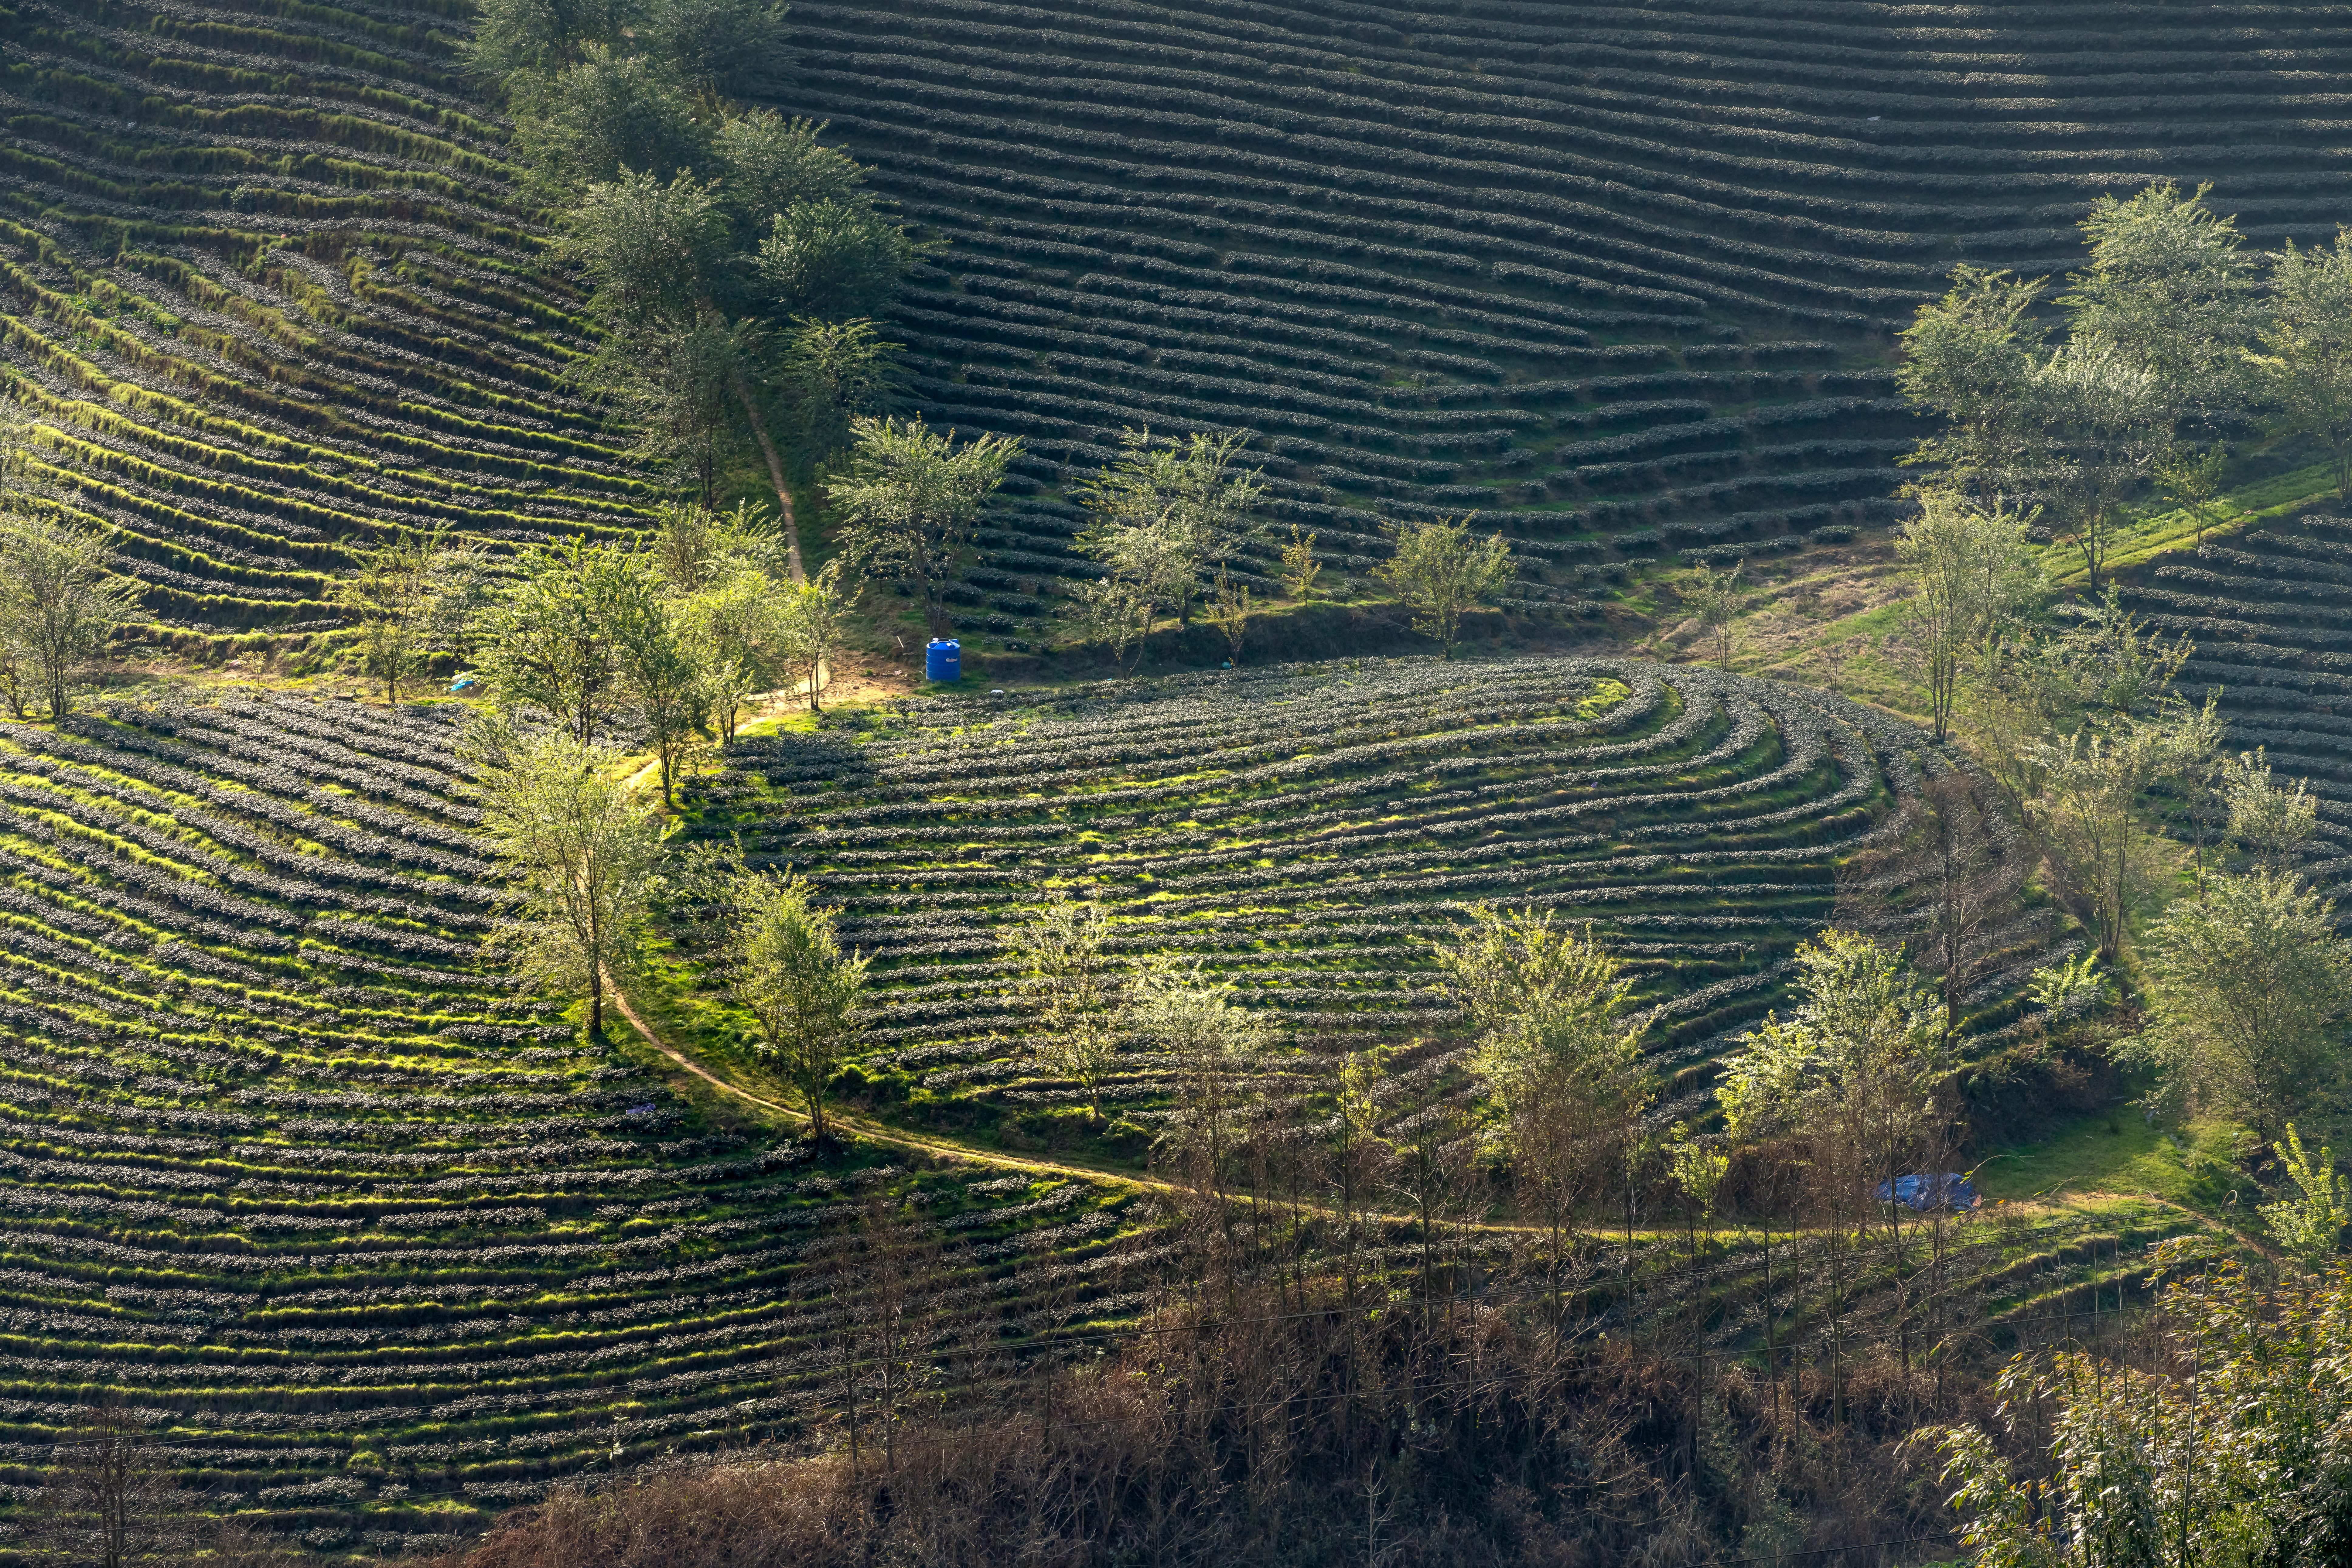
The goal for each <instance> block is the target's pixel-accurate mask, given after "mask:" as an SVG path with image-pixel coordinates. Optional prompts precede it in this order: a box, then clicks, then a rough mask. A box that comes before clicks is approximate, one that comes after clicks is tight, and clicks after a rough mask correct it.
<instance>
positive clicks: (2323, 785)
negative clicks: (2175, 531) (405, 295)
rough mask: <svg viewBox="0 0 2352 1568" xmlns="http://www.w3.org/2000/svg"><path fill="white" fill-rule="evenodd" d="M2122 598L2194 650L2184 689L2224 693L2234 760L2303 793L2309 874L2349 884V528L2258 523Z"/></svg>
mask: <svg viewBox="0 0 2352 1568" xmlns="http://www.w3.org/2000/svg"><path fill="white" fill-rule="evenodd" d="M2125 597H2126V602H2127V603H2129V604H2130V605H2131V606H2132V607H2133V608H2134V609H2135V610H2137V611H2138V612H2139V613H2140V614H2141V615H2142V616H2145V617H2146V618H2147V621H2148V623H2149V624H2150V625H2151V626H2156V627H2158V628H2159V629H2160V630H2163V631H2165V632H2168V633H2172V634H2176V635H2183V636H2186V637H2189V639H2190V640H2191V641H2193V642H2194V643H2195V644H2196V645H2197V652H2196V656H2195V657H2194V658H2191V659H2190V660H2189V663H2188V665H2187V666H2186V667H2184V668H2183V669H2182V671H2181V676H2180V683H2181V686H2182V687H2183V689H2187V690H2189V691H2191V692H2202V691H2204V690H2208V689H2217V688H2218V689H2220V691H2221V712H2222V713H2223V714H2224V715H2225V716H2226V717H2227V719H2228V721H2229V735H2228V744H2229V746H2230V747H2231V750H2233V751H2251V750H2252V749H2253V748H2254V747H2256V746H2261V747H2263V748H2264V749H2265V750H2267V752H2269V755H2270V761H2271V765H2272V767H2273V770H2274V771H2275V772H2276V773H2277V774H2278V775H2279V776H2280V777H2281V778H2282V779H2291V778H2297V777H2305V778H2308V779H2309V780H2310V781H2311V789H2312V793H2313V794H2314V795H2317V796H2318V797H2319V802H2320V805H2319V837H2318V840H2317V842H2316V843H2315V846H2314V850H2313V856H2312V863H2311V865H2310V867H2309V869H2310V871H2311V873H2312V874H2313V875H2314V876H2315V877H2317V878H2318V879H2320V880H2321V881H2323V882H2324V883H2326V884H2329V885H2331V886H2333V887H2335V888H2337V889H2340V888H2341V886H2342V885H2343V884H2344V883H2345V882H2346V881H2347V880H2352V629H2347V606H2352V521H2347V520H2346V519H2344V518H2341V517H2334V516H2329V515H2326V514H2307V515H2305V516H2302V517H2297V518H2293V519H2286V520H2280V521H2265V522H2263V524H2261V525H2260V526H2257V527H2254V528H2252V529H2251V530H2248V531H2245V532H2242V533H2236V534H2231V535H2227V536H2224V537H2222V538H2220V539H2217V540H2216V541H2215V542H2212V543H2209V544H2206V545H2203V546H2201V547H2200V548H2198V549H2196V550H2194V551H2193V552H2180V553H2179V554H2177V555H2175V556H2173V557H2171V558H2169V559H2168V560H2165V561H2162V562H2159V563H2157V564H2155V565H2154V566H2153V567H2152V568H2150V569H2149V570H2147V572H2145V573H2144V574H2142V580H2141V581H2139V582H2137V583H2136V584H2130V585H2128V586H2127V587H2126V590H2125Z"/></svg>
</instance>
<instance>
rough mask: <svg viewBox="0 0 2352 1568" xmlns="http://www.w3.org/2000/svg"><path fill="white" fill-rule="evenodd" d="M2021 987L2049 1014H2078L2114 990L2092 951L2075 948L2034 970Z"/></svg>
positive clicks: (2099, 1004) (2101, 1002)
mask: <svg viewBox="0 0 2352 1568" xmlns="http://www.w3.org/2000/svg"><path fill="white" fill-rule="evenodd" d="M2025 989H2026V994H2028V995H2030V996H2032V998H2033V1000H2034V1001H2035V1002H2036V1003H2038V1004H2040V1005H2041V1007H2042V1011H2043V1012H2044V1013H2047V1014H2048V1015H2049V1016H2051V1017H2053V1018H2079V1017H2081V1016H2083V1015H2084V1014H2085V1013H2089V1012H2093V1011H2095V1010H2096V1009H2097V1008H2099V1007H2102V1006H2104V1005H2105V1004H2106V1002H2107V1000H2108V998H2109V997H2111V996H2112V995H2113V994H2115V986H2114V984H2112V983H2111V982H2110V981H2109V980H2108V979H2107V977H2106V975H2105V974H2104V973H2100V970H2099V956H2098V954H2096V953H2095V952H2078V953H2076V954H2075V955H2074V957H2072V958H2064V959H2061V960H2059V961H2058V962H2057V963H2053V964H2047V965H2045V966H2043V967H2042V968H2040V969H2037V970H2035V971H2034V972H2033V974H2032V979H2031V980H2030V981H2028V983H2027V984H2026V988H2025Z"/></svg>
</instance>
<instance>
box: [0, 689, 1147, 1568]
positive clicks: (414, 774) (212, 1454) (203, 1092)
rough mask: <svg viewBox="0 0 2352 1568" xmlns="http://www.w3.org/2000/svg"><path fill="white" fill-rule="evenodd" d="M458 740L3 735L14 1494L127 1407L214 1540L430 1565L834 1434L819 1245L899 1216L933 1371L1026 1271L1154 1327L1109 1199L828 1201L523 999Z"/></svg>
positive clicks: (889, 1187) (1140, 1258)
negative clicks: (527, 1511)
mask: <svg viewBox="0 0 2352 1568" xmlns="http://www.w3.org/2000/svg"><path fill="white" fill-rule="evenodd" d="M453 733H454V730H453V726H452V725H451V724H450V723H448V722H446V721H445V720H444V719H443V718H442V717H441V716H440V715H439V714H437V713H436V711H434V710H420V709H415V708H410V709H406V710H399V711H397V712H396V713H394V714H390V715H387V714H386V713H385V712H384V711H383V710H377V709H366V708H362V707H360V706H359V705H357V704H354V703H348V702H341V703H325V704H321V703H315V702H310V701H307V700H303V701H296V700H251V701H241V702H232V703H229V704H226V705H224V706H221V707H216V708H184V709H175V710H160V709H159V710H134V709H122V710H117V711H116V712H114V713H113V714H112V715H111V716H110V717H89V718H84V719H80V720H77V721H74V722H73V723H72V725H71V727H70V731H69V732H67V733H62V734H58V733H51V732H48V731H39V730H34V729H30V728H23V727H14V726H10V727H0V866H4V867H5V871H6V874H7V881H6V885H5V889H0V928H5V929H0V1121H5V1124H6V1134H7V1139H6V1148H5V1152H0V1207H5V1215H6V1218H5V1241H0V1246H5V1266H0V1458H5V1460H6V1462H8V1463H10V1464H12V1465H26V1464H30V1465H36V1466H37V1465H39V1464H42V1463H45V1462H46V1458H47V1444H48V1442H49V1441H50V1440H51V1439H52V1438H53V1436H55V1435H56V1433H57V1431H58V1429H59V1427H60V1426H63V1425H66V1424H69V1422H70V1420H71V1418H72V1414H73V1409H74V1407H75V1406H76V1405H79V1404H80V1403H82V1402H83V1401H86V1400H88V1399H90V1398H92V1397H95V1396H96V1395H98V1394H100V1393H101V1392H104V1391H112V1392H114V1393H116V1394H120V1395H121V1397H123V1398H124V1399H125V1400H127V1401H128V1402H129V1403H130V1404H131V1405H133V1406H135V1407H136V1408H138V1409H139V1410H141V1411H142V1412H144V1413H145V1415H146V1416H147V1419H148V1420H149V1421H150V1422H151V1423H152V1432H153V1434H154V1435H155V1436H157V1437H158V1438H160V1439H161V1440H163V1442H165V1443H167V1444H168V1445H169V1446H170V1449H171V1455H172V1458H173V1459H174V1460H175V1461H176V1463H177V1465H178V1466H179V1467H180V1468H181V1473H182V1477H183V1479H184V1480H186V1481H188V1482H190V1483H193V1484H197V1485H201V1486H203V1487H205V1489H208V1490H209V1491H210V1492H211V1493H212V1494H213V1496H212V1499H211V1500H210V1502H209V1503H208V1504H207V1505H206V1506H207V1507H210V1508H215V1509H219V1510H258V1511H257V1515H256V1517H257V1518H261V1517H263V1516H266V1519H267V1522H268V1524H269V1525H270V1526H271V1527H272V1528H274V1529H277V1530H278V1531H283V1532H285V1533H287V1534H289V1535H294V1536H299V1537H300V1538H301V1539H302V1540H304V1541H305V1542H308V1543H309V1544H310V1545H312V1546H322V1547H323V1546H336V1545H341V1546H352V1545H358V1546H365V1547H369V1548H373V1549H377V1550H383V1551H387V1552H388V1551H391V1550H393V1549H394V1548H396V1547H399V1546H401V1545H404V1544H430V1543H431V1540H430V1538H432V1537H435V1536H436V1535H438V1534H441V1533H444V1532H446V1531H449V1530H450V1529H451V1528H452V1527H453V1525H455V1526H464V1525H469V1524H478V1523H479V1522H480V1521H481V1520H482V1518H483V1517H484V1516H485V1515H486V1514H487V1513H488V1512H490V1511H495V1510H496V1509H497V1508H499V1506H501V1505H504V1504H507V1503H510V1502H513V1501H515V1500H523V1499H528V1498H530V1497H534V1496H536V1495H538V1493H539V1492H540V1491H541V1489H544V1487H545V1486H546V1485H547V1484H548V1483H549V1481H550V1480H551V1479H556V1478H560V1477H562V1476H566V1475H572V1474H577V1473H580V1472H582V1471H583V1470H588V1469H611V1468H616V1467H625V1466H626V1465H630V1464H634V1463H635V1462H637V1461H639V1460H641V1459H644V1458H648V1457H651V1456H653V1455H656V1454H658V1453H661V1452H666V1451H667V1450H669V1449H671V1448H672V1447H680V1448H686V1449H691V1448H694V1447H708V1446H711V1445H715V1444H720V1443H733V1442H740V1441H742V1440H744V1439H746V1438H748V1437H751V1436H789V1435H791V1434H793V1433H794V1432H796V1431H798V1430H801V1429H802V1428H803V1425H804V1424H805V1423H806V1422H807V1421H809V1420H810V1419H813V1418H814V1415H816V1414H817V1413H818V1412H820V1411H821V1410H833V1409H836V1408H838V1406H839V1405H840V1404H841V1402H842V1398H843V1394H842V1392H841V1390H840V1388H839V1387H838V1382H839V1378H838V1370H837V1369H838V1365H839V1363H840V1362H841V1360H842V1358H843V1356H844V1355H845V1353H846V1352H845V1350H844V1348H843V1347H844V1343H845V1341H844V1337H843V1336H844V1335H845V1334H854V1332H855V1331H854V1330H852V1329H851V1328H850V1327H849V1326H848V1324H847V1322H846V1321H845V1319H844V1317H843V1315H842V1312H841V1310H840V1307H839V1298H838V1297H837V1296H836V1294H835V1288H836V1285H837V1284H838V1283H839V1281H838V1279H837V1278H836V1276H835V1275H834V1274H833V1273H831V1272H829V1269H831V1268H832V1265H831V1264H828V1263H827V1262H826V1261H825V1258H826V1257H827V1247H828V1246H829V1244H830V1238H831V1237H833V1236H834V1235H835V1233H836V1232H838V1231H840V1230H842V1229H844V1228H845V1227H847V1226H849V1225H850V1224H851V1223H852V1222H853V1221H854V1220H855V1219H856V1217H857V1215H859V1214H860V1212H861V1205H863V1204H864V1203H865V1202H866V1200H867V1199H868V1198H870V1197H873V1196H875V1195H877V1194H893V1195H894V1196H896V1197H898V1198H900V1199H903V1200H906V1201H908V1202H911V1203H912V1204H913V1205H915V1212H917V1213H919V1214H921V1215H925V1216H928V1218H929V1221H930V1222H931V1224H932V1226H933V1227H934V1229H935V1233H936V1234H937V1236H938V1237H940V1243H941V1252H940V1267H941V1268H942V1270H943V1283H942V1284H940V1287H939V1288H938V1289H939V1290H940V1294H939V1296H938V1298H937V1299H938V1300H939V1301H940V1303H941V1305H942V1307H943V1309H944V1311H945V1317H944V1319H943V1320H942V1321H941V1322H940V1325H939V1331H940V1333H941V1334H943V1335H945V1336H946V1339H947V1341H948V1342H950V1343H960V1342H982V1343H993V1342H996V1340H997V1339H998V1338H999V1337H1000V1336H1001V1335H1002V1334H1003V1333H1007V1332H1018V1331H1023V1330H1024V1329H1041V1328H1042V1325H1038V1324H1032V1323H1029V1322H1028V1321H1027V1320H1026V1318H1024V1313H1025V1312H1027V1311H1029V1310H1030V1309H1031V1308H1032V1307H1033V1306H1034V1302H1033V1301H1032V1300H1030V1297H1029V1294H1028V1292H1027V1290H1026V1289H1025V1288H1024V1287H1016V1286H1015V1285H1014V1284H1013V1283H1012V1280H1013V1276H1014V1275H1015V1274H1016V1272H1018V1271H1020V1270H1023V1269H1034V1268H1039V1267H1041V1266H1042V1267H1050V1268H1060V1269H1061V1270H1062V1272H1063V1273H1064V1274H1065V1275H1066V1279H1067V1283H1066V1288H1065V1289H1064V1290H1063V1295H1064V1297H1065V1298H1066V1308H1065V1310H1066V1313H1067V1315H1068V1316H1069V1317H1071V1318H1072V1319H1074V1320H1075V1321H1079V1322H1085V1321H1090V1320H1093V1321H1119V1320H1120V1319H1121V1318H1122V1317H1123V1316H1129V1315H1132V1314H1133V1313H1134V1312H1135V1311H1137V1310H1139V1307H1140V1299H1139V1297H1137V1296H1135V1295H1134V1294H1133V1293H1132V1291H1133V1288H1134V1286H1135V1285H1136V1283H1137V1281H1138V1280H1139V1279H1144V1280H1148V1279H1149V1278H1150V1269H1149V1265H1150V1262H1151V1260H1152V1258H1153V1256H1154V1253H1153V1248H1154V1247H1155V1246H1156V1245H1157V1244H1156V1242H1155V1240H1154V1238H1153V1237H1152V1235H1151V1234H1150V1232H1149V1231H1148V1230H1146V1229H1144V1228H1142V1227H1141V1226H1140V1224H1139V1220H1138V1218H1137V1216H1136V1215H1134V1214H1132V1213H1130V1212H1129V1209H1128V1207H1127V1205H1128V1203H1129V1197H1128V1195H1126V1194H1121V1193H1118V1192H1116V1191H1113V1190H1110V1189H1098V1188H1096V1187H1092V1186H1090V1185H1088V1184H1085V1183H1082V1182H1072V1181H1068V1180H1065V1179H1060V1178H1045V1179H1040V1180H1035V1181H1033V1180H1031V1179H1030V1178H1029V1177H1028V1176H1027V1175H1025V1174H1017V1173H1016V1174H1012V1175H1007V1174H1005V1173H1003V1172H1001V1171H995V1170H989V1169H984V1168H976V1167H970V1166H965V1167H960V1168H952V1169H950V1168H944V1167H942V1168H938V1169H933V1168H931V1166H930V1163H929V1162H927V1161H923V1160H921V1159H920V1158H914V1159H907V1158H905V1157H901V1159H900V1162H899V1163H898V1164H891V1163H885V1158H886V1156H885V1155H884V1154H882V1153H877V1152H872V1151H868V1152H865V1153H862V1154H856V1155H853V1156H851V1157H849V1158H848V1159H846V1160H835V1161H828V1162H826V1163H824V1165H823V1166H822V1168H820V1167H818V1166H816V1165H814V1164H812V1163H809V1161H808V1158H807V1154H806V1149H805V1145H803V1144H801V1143H798V1142H793V1140H791V1139H789V1138H788V1137H783V1136H781V1135H777V1134H772V1133H771V1132H769V1131H763V1130H762V1129H761V1128H758V1127H751V1126H741V1125H732V1124H722V1123H719V1122H714V1121H711V1120H710V1119H709V1118H708V1117H706V1116H704V1115H702V1114H700V1113H698V1112H697V1111H696V1110H694V1108H693V1107H692V1106H690V1105H688V1104H686V1103H684V1102H681V1101H680V1100H677V1099H676V1098H674V1097H673V1096H672V1095H671V1094H670V1093H669V1092H667V1090H666V1089H665V1088H664V1087H663V1082H662V1080H660V1079H656V1078H654V1077H652V1076H649V1075H648V1073H647V1071H646V1068H645V1067H644V1065H643V1064H642V1062H641V1061H640V1060H639V1059H638V1058H634V1057H631V1056H629V1055H627V1054H625V1053H623V1052H622V1051H620V1050H618V1049H615V1048H612V1047H602V1046H599V1047H585V1046H583V1045H581V1044H579V1043H578V1041H577V1037H576V1030H575V1028H574V1026H572V1024H570V1023H568V1022H565V1021H563V1020H562V1019H561V1018H558V1017H555V1016H550V1015H549V1014H547V1013H546V1012H544V1011H543V1010H541V1009H540V1008H539V1007H537V1006H535V1005H532V1004H531V1003H530V1002H528V1001H526V1000H523V999H520V998H519V997H518V996H517V995H516V994H514V992H513V990H512V988H511V986H510V984H509V983H508V981H507V980H506V978H505V976H504V975H503V973H501V972H500V971H499V968H498V967H497V966H496V965H495V964H493V963H486V962H485V956H484V953H483V951H482V945H481V943H482V937H483V932H484V931H485V930H486V929H487V927H488V918H489V917H488V901H489V900H490V898H491V888H490V886H489V876H488V868H487V867H486V866H485V865H484V863H483V862H482V860H481V858H480V848H479V846H478V843H477V841H476V839H475V837H474V836H473V833H472V830H471V829H472V822H473V813H472V811H471V810H470V808H469V807H468V806H467V805H466V804H465V802H466V799H467V794H468V789H467V784H466V783H465V781H464V778H463V776H462V773H461V771H460V770H459V768H458V766H457V763H455V762H454V760H453V759H452V758H451V756H450V754H449V750H448V748H449V743H450V741H451V738H452V735H453ZM902 1166H903V1168H901V1167H902ZM851 1343H852V1344H854V1343H855V1341H854V1340H853V1341H851ZM420 1538H425V1539H420Z"/></svg>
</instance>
